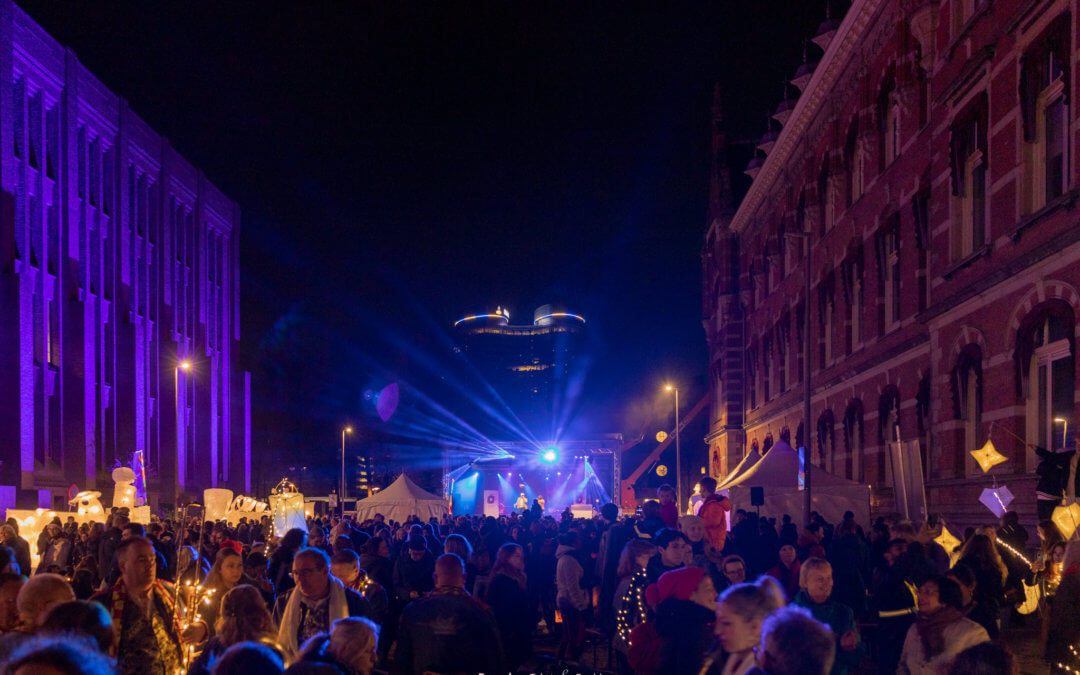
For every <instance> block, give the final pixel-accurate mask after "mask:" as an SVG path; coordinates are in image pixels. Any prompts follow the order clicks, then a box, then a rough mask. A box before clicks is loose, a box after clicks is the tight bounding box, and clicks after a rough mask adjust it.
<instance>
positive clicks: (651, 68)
mask: <svg viewBox="0 0 1080 675" xmlns="http://www.w3.org/2000/svg"><path fill="white" fill-rule="evenodd" d="M17 1H18V2H19V4H20V6H22V7H23V8H24V9H25V10H26V11H27V12H28V13H29V14H30V15H31V16H32V17H33V18H34V19H35V20H36V21H37V22H38V23H40V24H41V25H43V26H44V27H45V29H46V30H47V31H48V32H49V33H50V34H51V35H53V37H55V38H56V39H57V40H59V41H60V42H61V43H62V44H64V45H67V46H69V47H71V48H72V49H74V50H75V52H76V53H77V55H78V57H79V59H80V60H81V61H82V62H83V63H84V64H85V65H86V66H87V67H88V68H89V69H90V70H91V72H93V73H94V74H95V75H96V76H97V77H98V78H100V79H101V80H102V81H103V82H104V83H105V84H106V85H107V86H108V87H109V88H110V89H111V90H112V91H114V92H116V93H117V94H119V95H121V96H123V97H125V98H126V99H127V100H128V102H129V105H130V107H131V108H132V109H133V110H134V111H135V112H136V113H137V114H139V115H140V116H141V117H142V118H143V119H144V120H146V121H147V122H148V123H149V124H150V125H151V126H152V127H153V128H154V129H156V130H157V131H158V132H159V133H161V134H162V135H164V136H166V137H167V138H168V139H169V141H170V142H171V143H172V145H173V146H174V147H175V148H177V149H178V150H179V152H180V153H181V154H182V155H184V156H185V157H186V158H187V159H188V160H189V161H190V162H191V163H192V164H194V165H195V166H196V167H197V168H199V169H200V170H202V171H203V172H204V173H205V174H206V175H207V177H208V178H209V179H210V180H211V181H212V182H213V183H214V184H216V185H217V186H218V187H219V188H221V189H222V190H223V191H224V192H225V194H226V195H228V196H229V197H230V198H232V199H234V200H235V201H237V202H238V203H239V204H240V206H241V209H242V212H243V230H242V234H241V287H242V289H241V294H242V310H241V311H242V329H243V335H242V349H241V354H240V356H239V360H240V364H241V365H242V367H244V368H246V369H249V370H251V371H252V374H253V386H254V389H255V394H256V401H255V402H256V410H255V425H254V426H255V429H254V431H255V436H256V445H257V446H259V447H271V446H272V447H274V448H276V449H278V450H281V449H282V448H286V447H297V446H299V445H304V446H305V447H311V448H316V449H317V450H318V451H319V453H322V452H325V453H326V454H327V462H332V457H333V455H332V454H331V453H330V450H329V449H328V448H332V447H335V444H336V443H337V442H339V441H335V438H340V437H339V436H338V434H339V433H340V432H339V430H340V425H341V423H342V422H343V421H345V420H349V421H353V422H356V423H359V424H360V425H361V426H364V425H365V424H366V421H367V420H369V419H370V418H371V411H370V408H371V406H370V402H369V401H368V400H367V399H366V398H365V392H366V391H377V390H378V389H380V388H381V387H382V386H384V385H385V384H387V383H389V382H393V381H397V382H400V383H401V384H402V385H403V386H404V387H405V389H406V391H411V392H414V395H413V398H416V397H424V396H427V397H429V398H431V399H436V400H438V401H441V402H443V403H447V401H446V400H445V395H446V394H445V392H448V391H456V392H458V394H461V393H463V392H464V393H466V396H464V397H462V396H460V395H459V396H458V397H457V398H459V399H461V398H464V399H466V400H467V399H469V398H470V397H471V396H473V394H468V393H467V392H470V391H472V392H475V397H476V399H477V400H480V399H483V398H484V397H485V396H489V395H488V394H484V393H483V387H482V386H478V385H477V383H476V382H473V381H470V380H469V378H468V377H467V376H462V375H460V373H461V372H463V371H461V369H460V368H459V367H458V366H459V365H460V364H458V365H455V364H454V363H453V361H454V358H453V355H452V352H451V351H450V346H449V342H448V340H449V336H450V326H451V325H452V323H453V321H454V320H455V319H457V318H458V317H460V316H462V315H464V314H467V313H473V312H476V311H482V310H493V309H494V308H495V307H496V306H497V305H503V306H506V307H508V308H509V309H510V310H511V312H513V315H514V319H515V323H530V322H531V317H532V311H533V309H535V308H536V307H537V306H539V305H541V304H544V303H546V302H558V303H563V304H565V305H566V306H567V307H568V308H570V309H571V310H572V311H578V312H580V313H582V314H584V315H585V317H586V318H587V320H588V330H589V337H590V344H591V347H590V362H591V364H592V366H591V368H590V369H589V371H588V373H587V378H586V380H585V389H584V391H583V393H582V395H581V397H580V398H579V400H578V405H577V410H576V412H575V415H574V419H575V421H576V422H577V423H579V424H580V425H581V428H592V429H600V430H606V431H624V432H628V433H629V432H636V431H637V427H639V426H640V425H641V423H642V422H643V419H642V416H643V415H645V414H647V413H649V412H651V411H652V410H654V409H661V410H662V409H665V408H667V407H668V406H670V402H666V403H665V399H664V398H663V397H662V394H661V392H660V385H661V383H662V382H663V381H665V379H667V378H669V377H671V378H675V379H676V380H678V381H680V382H682V383H683V392H684V394H683V396H684V405H685V406H690V405H692V404H693V403H694V402H696V399H697V398H700V396H702V395H703V394H704V393H705V388H704V372H705V363H706V354H705V341H704V333H703V331H702V328H701V264H700V251H701V245H702V238H703V234H704V227H705V217H706V207H707V195H708V162H709V157H708V152H709V115H710V104H711V98H712V90H713V86H714V83H716V82H719V86H720V90H721V93H722V96H723V99H724V101H723V102H724V108H725V118H726V121H727V127H728V129H729V133H730V134H731V136H732V137H733V138H734V139H735V140H743V141H746V140H753V139H756V138H757V137H759V136H760V135H761V134H762V133H763V132H764V131H765V118H766V111H770V112H771V111H772V110H773V109H774V108H775V105H776V103H777V102H778V100H779V99H780V98H781V94H782V92H783V82H784V80H785V79H787V78H788V77H790V76H791V74H792V73H793V71H794V69H795V67H796V66H797V65H798V64H799V63H800V61H801V59H802V52H803V40H804V38H806V37H809V36H810V35H812V34H813V32H814V30H815V29H816V27H817V26H818V24H819V23H820V22H821V21H822V19H823V18H824V14H825V8H824V4H825V3H824V0H756V1H755V2H745V1H743V0H729V1H727V2H713V3H687V4H682V3H670V2H664V3H625V2H587V3H579V2H563V3H539V2H490V3H468V4H467V3H459V2H442V3H434V2H423V3H418V2H409V3H403V2H367V3H355V2H354V3H344V2H333V3H331V2H317V3H307V2H303V3H301V2H294V3H287V4H274V3H267V2H257V3H256V2H251V3H246V2H187V1H185V2H168V3H166V2H147V1H145V0H139V1H137V2H115V1H110V2H59V1H56V0H53V1H51V2H38V1H30V0H17ZM810 50H811V56H812V57H813V56H814V55H815V54H820V52H817V51H816V47H813V46H811V48H810ZM791 91H792V93H794V89H792V90H791ZM751 151H752V147H751V146H747V145H743V146H741V148H740V149H736V150H735V154H736V155H738V153H742V158H741V159H739V160H738V162H739V163H740V166H739V168H741V166H744V165H745V159H746V158H747V157H748V154H747V153H748V152H751ZM740 177H741V174H740ZM458 383H461V384H460V385H459V384H458ZM439 392H443V393H442V394H440V393H439ZM408 400H411V399H410V396H409V395H408V394H406V395H405V396H404V398H403V401H408ZM370 426H374V425H370ZM319 453H316V454H319ZM312 461H315V460H312Z"/></svg>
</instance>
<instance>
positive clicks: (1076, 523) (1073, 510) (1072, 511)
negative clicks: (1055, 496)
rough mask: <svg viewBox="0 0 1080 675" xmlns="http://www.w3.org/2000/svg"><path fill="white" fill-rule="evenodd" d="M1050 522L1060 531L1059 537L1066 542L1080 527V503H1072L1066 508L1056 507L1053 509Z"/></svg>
mask: <svg viewBox="0 0 1080 675" xmlns="http://www.w3.org/2000/svg"><path fill="white" fill-rule="evenodd" d="M1052 520H1053V521H1054V524H1055V525H1057V527H1058V530H1060V531H1061V536H1063V537H1065V539H1066V541H1067V540H1068V539H1069V538H1070V537H1072V536H1073V533H1074V532H1076V529H1077V528H1078V527H1080V503H1077V502H1073V503H1072V504H1069V505H1068V506H1058V507H1057V508H1055V509H1054V515H1053V516H1052Z"/></svg>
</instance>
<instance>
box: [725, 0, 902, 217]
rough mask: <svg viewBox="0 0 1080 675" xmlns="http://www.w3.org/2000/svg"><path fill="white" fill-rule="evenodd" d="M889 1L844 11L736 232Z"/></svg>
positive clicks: (862, 0) (861, 0) (860, 2)
mask: <svg viewBox="0 0 1080 675" xmlns="http://www.w3.org/2000/svg"><path fill="white" fill-rule="evenodd" d="M886 4H887V3H886V1H885V0H855V2H853V3H852V5H851V8H850V9H849V10H848V11H847V14H845V15H844V20H843V22H842V23H841V24H840V28H839V30H838V31H837V33H836V37H834V38H833V39H832V41H831V42H829V48H828V50H826V52H825V55H824V56H823V57H822V59H821V63H819V64H818V67H817V69H816V70H815V71H814V76H813V77H812V78H811V79H810V84H809V85H807V87H806V91H804V92H803V94H802V96H800V97H799V100H798V102H797V103H796V104H795V110H794V111H793V112H792V114H791V118H790V119H789V120H788V123H787V124H785V125H784V127H783V129H782V130H781V131H780V138H778V139H777V141H776V145H775V147H773V151H772V152H770V153H769V155H768V157H766V158H765V163H764V164H763V165H762V166H761V168H760V170H759V172H758V173H757V175H756V176H755V178H754V182H753V183H751V185H750V190H749V191H748V192H747V193H746V197H745V198H743V200H742V203H741V204H739V208H738V210H737V211H736V212H735V217H734V218H733V219H732V221H731V226H730V227H731V230H732V231H733V232H740V233H741V232H742V231H743V230H744V229H745V228H746V227H747V225H748V224H749V222H750V221H751V219H752V218H753V217H754V215H755V213H756V212H757V210H758V209H759V208H760V207H761V206H762V204H764V203H766V198H767V197H768V195H769V193H770V192H771V190H772V189H773V186H774V184H775V183H776V181H777V179H778V178H779V177H780V176H781V174H782V172H783V171H784V168H785V167H786V166H787V165H788V163H789V162H790V161H791V159H792V156H793V154H794V152H795V150H796V148H797V147H798V146H799V144H800V142H801V140H802V138H803V135H804V134H805V133H806V132H807V130H808V129H809V128H810V126H811V125H812V124H814V123H815V121H816V120H817V118H818V116H819V114H821V113H822V111H823V109H824V108H825V106H826V105H827V104H828V102H829V100H830V96H829V94H830V93H831V92H832V91H833V90H834V89H835V87H836V85H837V84H838V83H839V82H840V81H841V77H842V76H843V74H844V73H845V71H847V69H848V66H849V65H850V63H851V61H852V58H853V57H856V56H857V55H858V51H859V47H860V46H861V45H862V43H863V41H864V39H865V38H866V34H867V32H868V30H869V29H870V27H871V25H872V22H873V19H874V17H875V15H876V14H877V13H878V11H879V10H880V9H881V8H882V6H884V5H886Z"/></svg>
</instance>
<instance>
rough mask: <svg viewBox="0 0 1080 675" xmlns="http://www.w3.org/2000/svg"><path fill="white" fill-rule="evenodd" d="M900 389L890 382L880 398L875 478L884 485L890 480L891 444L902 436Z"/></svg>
mask: <svg viewBox="0 0 1080 675" xmlns="http://www.w3.org/2000/svg"><path fill="white" fill-rule="evenodd" d="M899 427H900V390H899V389H897V387H896V385H894V384H890V385H888V386H887V387H885V389H884V390H883V391H882V392H881V397H880V398H879V399H878V451H877V453H876V459H877V467H876V469H877V470H876V471H875V472H874V473H875V477H874V480H875V481H877V482H878V483H879V484H882V485H884V484H885V482H886V480H888V478H889V476H888V471H887V469H886V466H887V464H888V462H889V459H888V452H889V445H890V444H891V443H895V442H896V441H897V439H898V437H900V429H899Z"/></svg>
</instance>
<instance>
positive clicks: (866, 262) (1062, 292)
mask: <svg viewBox="0 0 1080 675" xmlns="http://www.w3.org/2000/svg"><path fill="white" fill-rule="evenodd" d="M1077 4H1078V3H1077V2H1076V1H1075V0H1050V1H1046V0H1043V1H1032V0H997V1H994V2H990V1H989V0H932V1H926V0H900V1H897V2H886V1H885V0H855V1H854V2H852V3H851V5H850V8H849V9H848V11H847V12H846V14H845V15H844V16H843V18H842V20H834V21H832V22H829V21H827V22H826V23H825V24H823V25H822V28H821V30H820V31H819V34H818V35H817V36H815V38H814V42H815V43H816V44H817V45H819V46H820V47H821V48H822V50H821V51H820V52H818V54H819V57H818V58H819V59H820V60H819V61H817V63H816V65H814V64H811V65H808V66H805V67H803V68H801V69H800V70H799V73H798V74H797V77H796V78H795V79H794V80H793V81H792V82H793V86H792V91H799V96H798V98H797V100H791V101H785V102H783V103H781V104H780V106H779V107H778V108H777V113H776V115H775V116H774V119H775V120H776V121H777V122H779V123H780V125H781V130H780V132H779V134H772V135H768V136H766V137H765V138H763V139H762V142H761V144H760V145H759V150H760V152H759V155H758V157H757V158H755V160H753V161H752V162H751V164H750V166H749V167H748V169H747V173H749V174H750V175H751V176H752V177H753V183H752V185H751V187H750V189H749V192H748V193H747V195H746V197H745V198H744V199H743V200H742V202H741V204H739V206H738V208H737V209H735V208H732V207H731V206H730V197H729V195H728V192H727V190H726V189H725V186H726V185H727V184H728V183H729V181H728V180H727V177H726V175H725V162H724V138H723V133H722V130H721V127H722V121H721V120H720V114H719V109H717V113H716V115H715V117H716V122H717V130H716V131H715V132H714V155H715V160H716V161H715V162H714V167H715V168H714V172H713V173H714V175H713V192H712V203H711V206H710V213H709V222H708V229H707V234H706V237H705V245H704V249H703V264H704V289H703V290H704V316H705V329H706V335H707V339H708V344H709V351H710V369H711V370H710V372H711V383H712V388H713V391H714V405H713V410H712V415H711V424H710V432H709V435H708V442H709V444H710V454H711V456H712V470H713V472H714V474H717V475H724V474H725V473H726V472H727V471H728V470H729V469H730V468H731V467H733V466H734V464H735V463H736V462H737V461H738V460H739V459H740V458H741V457H742V456H743V454H744V453H745V452H746V451H747V450H748V449H749V448H750V447H751V446H752V445H753V444H755V443H757V444H760V445H764V444H766V443H767V439H768V438H780V437H781V436H783V435H785V434H790V435H791V437H792V441H794V442H793V443H792V444H793V445H796V443H801V439H802V437H803V435H804V431H803V428H802V427H803V408H802V400H803V391H804V388H803V387H804V383H803V381H802V380H803V377H802V359H803V348H804V346H807V345H808V347H809V350H808V351H809V358H810V390H811V429H809V440H810V447H811V452H812V458H813V462H814V464H815V465H817V466H822V467H824V468H825V469H826V470H828V471H831V472H833V473H836V474H839V475H841V476H844V477H847V478H851V479H853V480H856V481H861V482H865V483H866V484H868V485H870V486H871V488H872V498H871V499H872V507H873V509H874V510H876V511H877V512H879V513H881V512H887V511H890V510H892V509H893V508H894V506H895V494H894V490H893V485H894V481H893V476H892V467H891V462H890V461H889V454H888V451H887V443H888V442H889V441H892V440H895V439H896V438H897V436H898V435H899V438H900V439H902V440H903V441H918V442H919V448H920V454H921V456H922V460H923V465H924V474H925V479H926V486H927V498H928V502H929V510H930V511H931V512H938V513H942V514H944V515H945V516H946V518H948V519H949V521H950V522H951V523H953V524H954V525H956V526H962V525H970V524H978V523H983V522H989V521H992V520H994V516H993V515H992V514H991V513H990V512H989V511H988V510H987V509H986V508H985V507H984V506H983V505H982V504H981V503H979V501H978V497H979V494H980V492H981V491H982V489H983V488H986V487H990V486H992V485H995V484H997V485H1007V486H1009V488H1010V490H1011V491H1012V493H1013V494H1014V495H1016V500H1015V502H1014V503H1013V505H1012V506H1011V507H1010V508H1012V509H1015V510H1018V511H1019V512H1020V513H1021V515H1022V516H1023V517H1024V518H1025V520H1026V521H1027V522H1028V523H1031V521H1033V520H1034V518H1035V484H1036V480H1037V476H1036V473H1035V470H1036V467H1037V464H1038V457H1037V456H1036V455H1035V453H1034V452H1032V451H1031V449H1030V448H1029V447H1028V446H1027V443H1033V444H1038V445H1042V446H1045V447H1048V448H1057V447H1074V446H1075V440H1074V439H1075V430H1076V420H1077V416H1076V401H1077V395H1078V392H1077V373H1076V365H1077V360H1076V348H1077V346H1076V336H1077V318H1078V317H1080V293H1078V292H1077V289H1078V288H1080V227H1078V222H1077V220H1078V219H1077V207H1076V197H1077V195H1078V194H1080V182H1078V180H1077V158H1076V153H1074V152H1073V148H1076V147H1078V146H1077V142H1078V138H1080V137H1078V135H1077V131H1078V130H1080V125H1078V124H1077V122H1076V117H1077V116H1076V113H1075V112H1074V106H1073V105H1072V103H1073V97H1074V96H1075V93H1074V92H1075V91H1076V74H1075V73H1076V68H1075V62H1076V46H1077V16H1078V9H1080V8H1078V7H1077ZM800 233H808V234H805V235H803V234H800ZM804 238H805V241H808V243H809V245H808V251H809V258H807V255H806V251H807V249H804ZM805 265H809V266H810V276H811V288H810V292H809V297H807V292H806V289H805V281H804V271H805V267H804V266H805ZM806 311H809V312H810V319H811V321H810V324H811V329H810V331H809V335H804V334H803V333H804V329H803V316H804V312H806ZM988 438H990V439H992V440H993V442H994V444H995V445H996V447H997V448H998V450H999V451H1000V452H1002V453H1003V454H1004V455H1005V456H1006V457H1007V458H1008V460H1007V461H1006V462H1004V463H1003V464H1000V465H999V466H997V467H995V468H994V469H992V470H991V471H990V472H989V473H983V471H982V470H981V469H980V468H979V467H978V466H977V465H976V463H975V462H974V460H973V458H972V457H971V455H969V454H968V453H969V451H971V450H973V449H976V448H978V447H980V446H982V445H983V444H984V443H985V442H986V441H987V439H988ZM1019 439H1024V441H1023V442H1021V441H1020V440H1019ZM1074 465H1075V461H1074ZM1070 492H1072V490H1071V489H1070ZM1070 496H1071V495H1070ZM792 515H797V514H792Z"/></svg>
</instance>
